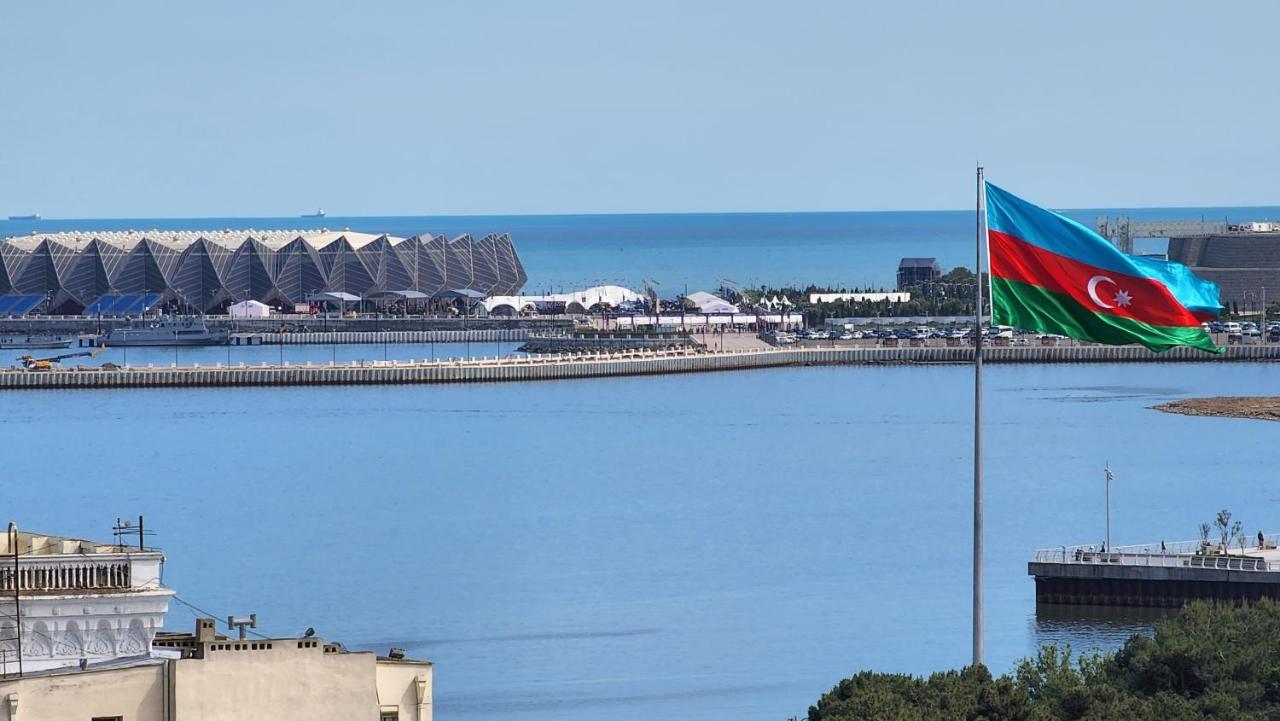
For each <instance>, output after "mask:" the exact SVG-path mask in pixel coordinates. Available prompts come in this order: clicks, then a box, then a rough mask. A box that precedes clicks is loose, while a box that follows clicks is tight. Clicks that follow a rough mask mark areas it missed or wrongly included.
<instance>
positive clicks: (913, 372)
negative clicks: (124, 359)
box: [0, 346, 1280, 721]
mask: <svg viewBox="0 0 1280 721" xmlns="http://www.w3.org/2000/svg"><path fill="white" fill-rule="evenodd" d="M339 348H341V346H340V347H339ZM268 350H274V349H268ZM1278 380H1280V367H1277V366H1272V365H1254V364H1231V365H1228V364H1214V365H1150V366H1142V365H1114V366H1106V365H1057V366H996V367H992V368H990V369H989V371H988V388H989V396H988V398H989V406H988V412H989V418H990V423H989V426H988V435H987V439H988V449H989V459H988V469H989V472H988V481H987V484H988V495H987V509H988V511H987V524H988V526H987V528H988V536H987V538H988V543H989V545H988V562H989V565H988V586H987V597H988V604H989V611H988V659H989V663H990V664H991V665H992V666H993V667H994V668H995V669H997V670H1006V669H1008V668H1009V667H1010V665H1011V664H1012V663H1013V662H1014V661H1015V660H1016V659H1018V658H1020V657H1022V656H1024V655H1026V654H1029V653H1031V652H1032V651H1033V648H1034V646H1035V645H1036V644H1037V643H1040V642H1044V641H1066V642H1070V643H1072V644H1074V645H1076V646H1077V647H1096V646H1108V645H1112V644H1115V643H1118V642H1119V640H1120V639H1122V638H1123V637H1124V636H1125V635H1126V634H1128V633H1130V632H1132V631H1133V630H1135V629H1142V628H1144V627H1145V626H1146V624H1148V623H1149V622H1150V617H1148V616H1137V617H1134V616H1115V615H1107V614H1101V615H1098V614H1093V615H1090V614H1078V613H1075V612H1071V611H1061V610H1055V611H1047V612H1046V613H1043V614H1041V615H1040V616H1037V614H1036V609H1035V605H1034V602H1033V584H1032V581H1031V580H1030V579H1029V578H1027V577H1026V575H1025V574H1026V561H1027V559H1028V557H1029V554H1030V553H1031V551H1032V550H1033V549H1034V548H1036V547H1040V546H1056V545H1061V544H1068V543H1078V542H1083V543H1093V542H1099V541H1101V540H1102V537H1103V532H1104V529H1103V485H1102V473H1101V469H1102V465H1103V463H1104V462H1107V461H1110V463H1111V465H1112V467H1113V468H1114V469H1115V471H1116V482H1115V484H1114V486H1113V491H1112V493H1113V512H1114V531H1113V533H1114V537H1115V541H1116V543H1132V542H1146V541H1154V540H1159V539H1162V538H1164V539H1168V540H1174V539H1185V538H1192V537H1195V536H1196V534H1197V530H1196V528H1197V525H1198V523H1199V522H1200V521H1202V520H1206V519H1209V518H1210V517H1211V516H1212V514H1213V513H1214V512H1215V511H1216V510H1217V509H1219V508H1223V507H1226V508H1230V509H1233V510H1235V511H1236V513H1237V516H1238V517H1239V518H1241V520H1243V521H1244V523H1245V528H1246V531H1247V532H1248V533H1253V532H1255V531H1256V530H1258V529H1261V530H1265V531H1269V532H1270V531H1275V530H1276V528H1277V526H1278V525H1280V518H1278V517H1277V514H1276V511H1275V509H1276V502H1277V500H1280V491H1277V490H1276V488H1275V484H1274V478H1273V474H1272V473H1270V472H1269V468H1270V466H1269V465H1268V464H1269V462H1270V460H1271V455H1272V452H1271V449H1272V448H1274V446H1275V440H1276V435H1277V433H1278V432H1280V426H1277V425H1274V424H1268V423H1264V422H1251V421H1235V420H1214V419H1198V418H1187V417H1182V416H1172V415H1165V414H1160V413H1157V412H1154V411H1151V410H1148V408H1147V407H1148V406H1150V405H1152V404H1154V403H1157V402H1160V401H1163V400H1166V399H1171V398H1177V397H1182V396H1185V395H1188V394H1196V395H1199V394H1238V393H1254V392H1275V389H1276V386H1277V381H1278ZM971 393H972V386H971V369H969V368H965V367H918V368H807V369H779V370H766V371H753V372H742V373H724V374H707V375H689V376H669V377H655V378H622V379H604V380H584V381H566V382H543V383H532V384H525V385H516V384H504V385H470V386H464V385H458V386H436V387H375V388H365V387H361V388H354V387H339V388H307V389H269V388H262V389H233V390H189V391H173V390H131V391H121V392H113V391H96V392H75V391H64V392H13V393H8V394H5V395H4V396H3V397H2V398H0V402H2V403H3V408H4V410H3V413H0V444H3V457H4V459H5V461H6V467H5V471H6V473H5V478H6V482H5V483H4V485H3V486H0V508H4V509H5V510H6V511H7V514H6V518H8V517H12V518H15V519H16V520H17V521H18V522H19V523H20V524H22V525H23V526H24V527H26V528H32V529H43V530H47V531H50V532H62V533H68V534H76V535H85V536H94V537H108V533H109V527H110V525H111V524H112V522H114V520H115V518H116V516H131V515H136V514H139V513H142V514H145V515H146V517H147V523H148V526H149V527H151V528H154V529H155V530H156V531H157V532H158V534H159V535H158V537H157V539H156V540H157V541H158V542H159V544H160V545H162V546H163V547H164V548H165V550H166V553H167V556H168V559H169V563H168V566H167V569H166V579H165V580H166V582H167V583H168V584H170V585H172V586H173V587H174V588H176V589H177V590H178V592H179V595H180V596H181V597H182V598H184V599H186V600H187V601H189V602H191V603H193V604H195V605H197V606H200V607H202V608H204V609H207V610H209V611H211V612H213V613H216V614H218V615H220V616H225V615H227V614H229V613H236V614H243V613H248V612H256V613H257V614H258V617H259V619H261V620H262V622H263V623H264V626H265V628H264V629H263V630H264V631H265V632H268V633H276V634H292V633H298V632H300V631H301V630H302V629H305V628H306V627H307V626H315V627H316V629H317V630H318V631H319V633H320V634H321V635H323V636H325V637H326V638H331V639H338V640H342V641H345V642H346V643H347V644H348V645H349V646H354V647H362V648H363V647H368V648H376V649H379V650H385V648H386V647H387V646H390V645H392V644H395V645H399V646H403V647H405V648H407V649H408V651H409V652H410V654H412V655H414V656H419V657H426V658H430V659H433V660H434V661H436V662H437V664H438V665H437V669H436V670H437V676H436V678H437V696H436V699H437V713H438V715H439V717H440V718H442V719H453V718H457V719H462V718H476V719H480V718H483V719H513V720H517V721H535V720H539V721H540V720H542V719H547V720H550V719H600V718H610V719H652V718H661V717H679V718H683V719H740V718H756V719H774V720H777V719H782V718H785V717H786V716H788V715H792V714H797V713H802V712H803V711H804V709H805V708H806V707H807V706H808V705H809V704H810V703H812V702H813V701H814V700H815V699H816V698H817V697H818V695H819V694H820V693H822V692H823V691H825V690H827V689H829V688H830V687H831V686H832V685H833V684H834V683H835V682H836V681H837V680H838V679H839V678H841V677H843V676H845V675H848V674H850V673H853V672H855V671H857V670H859V669H863V668H868V667H874V668H876V669H880V670H885V671H910V672H917V673H925V672H929V671H932V670H935V669H942V668H947V667H953V666H957V665H960V664H962V663H964V662H965V661H966V659H967V658H968V654H969V558H970V547H969V538H970V525H969V524H970V447H971V439H970V425H969V423H970V418H971V416H970V414H971V412H972V411H971ZM0 520H3V519H0ZM192 618H193V616H192V614H191V613H190V612H189V611H188V610H187V609H186V608H185V607H183V606H181V605H179V604H175V605H174V607H173V610H172V611H171V613H170V625H171V626H173V627H175V628H189V627H190V624H191V622H192Z"/></svg>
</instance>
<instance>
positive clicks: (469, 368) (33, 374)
mask: <svg viewBox="0 0 1280 721" xmlns="http://www.w3.org/2000/svg"><path fill="white" fill-rule="evenodd" d="M984 359H985V360H986V361H988V362H991V363H1153V362H1169V363H1178V362H1219V363H1220V362H1232V361H1246V362H1247V361H1253V362H1258V361H1273V360H1278V359H1280V346H1236V347H1232V348H1229V349H1228V350H1227V352H1226V353H1224V354H1222V355H1210V354H1207V353H1203V352H1201V351H1195V350H1191V349H1188V348H1177V349H1174V350H1171V351H1167V352H1165V353H1160V354H1156V353H1152V352H1150V351H1148V350H1146V349H1144V348H1138V347H1134V346H1121V347H1113V346H1079V347H1051V348H1043V347H1041V348H1035V347H1032V348H990V349H987V350H986V351H985V352H984ZM972 361H973V349H972V348H830V349H818V348H807V349H785V350H748V351H730V352H720V353H711V352H699V351H696V350H661V351H645V350H631V351H621V352H615V353H588V354H576V355H569V354H557V355H537V356H527V357H513V358H476V359H468V360H443V361H365V362H362V363H351V364H347V365H334V364H327V365H315V364H306V365H290V364H285V365H283V366H271V365H266V364H263V365H259V366H249V365H237V366H220V365H215V366H207V367H206V366H168V367H158V366H155V367H153V366H148V367H144V368H139V367H130V368H111V369H106V368H97V367H80V368H62V369H57V370H53V371H26V370H21V369H8V370H3V371H0V389H19V388H30V389H36V388H45V389H52V388H128V387H135V388H142V387H216V386H283V385H290V386H298V385H360V384H415V383H480V382H510V381H535V380H567V379H575V378H600V377H612V376H634V375H658V374H665V373H695V372H708V371H726V370H752V369H763V368H781V367H794V366H812V365H876V364H909V363H971V362H972Z"/></svg>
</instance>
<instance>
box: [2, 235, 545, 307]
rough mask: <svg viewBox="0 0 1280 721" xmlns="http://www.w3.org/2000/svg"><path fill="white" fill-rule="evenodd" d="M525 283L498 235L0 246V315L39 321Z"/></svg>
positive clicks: (484, 291)
mask: <svg viewBox="0 0 1280 721" xmlns="http://www.w3.org/2000/svg"><path fill="white" fill-rule="evenodd" d="M527 280H528V276H527V275H526V274H525V271H524V266H523V265H522V264H521V263H520V258H519V257H518V256H517V254H516V250H515V246H514V245H513V244H512V242H511V238H510V236H508V235H507V234H505V233H504V234H502V235H497V234H489V235H486V236H484V237H482V238H478V239H477V238H473V237H472V236H470V235H462V236H459V237H457V238H454V239H452V240H449V239H447V238H445V237H444V236H442V235H431V234H421V235H415V236H413V237H411V238H399V237H394V236H390V235H386V234H382V235H375V234H372V233H357V232H351V231H346V230H344V231H331V230H327V229H321V230H262V231H259V230H221V231H199V232H197V231H135V230H129V231H109V232H88V231H70V232H64V233H42V234H34V235H29V236H19V237H12V238H5V239H2V240H0V306H2V305H4V304H5V300H6V299H9V300H11V301H13V303H12V304H13V305H15V307H18V306H19V305H21V307H23V308H25V310H24V311H23V312H28V311H29V310H31V309H34V308H35V307H36V306H41V307H42V309H43V312H45V313H48V314H76V313H80V312H82V311H84V310H85V309H86V308H90V307H93V306H94V305H95V304H96V303H97V301H98V300H99V299H101V298H103V297H104V296H120V295H129V296H147V295H155V296H158V297H159V301H158V302H160V303H164V304H173V305H175V306H177V307H179V308H180V309H182V310H185V311H189V312H195V313H204V312H212V311H215V310H221V309H223V308H225V307H226V306H227V305H229V304H230V303H234V302H239V301H245V300H256V301H260V302H263V303H269V304H274V305H282V306H292V305H295V304H298V303H303V302H306V301H307V300H308V299H309V297H310V296H312V295H314V294H316V293H323V292H328V293H341V294H346V295H348V296H352V297H359V298H368V297H371V296H377V295H379V294H383V295H386V296H389V297H396V298H399V299H402V300H404V299H418V300H423V301H425V300H428V299H431V298H435V297H439V296H441V295H442V294H445V293H450V292H453V293H455V294H457V293H464V294H471V295H476V296H481V297H483V296H489V295H514V294H516V293H518V292H519V290H520V289H521V288H522V287H523V286H524V284H525V282H526V281H527ZM17 298H25V299H26V300H25V301H23V302H22V303H21V304H19V303H18V302H17V300H16V299H17ZM32 301H34V303H33V302H32ZM98 305H99V306H100V305H101V304H98ZM28 306H30V307H28ZM11 314H17V313H11Z"/></svg>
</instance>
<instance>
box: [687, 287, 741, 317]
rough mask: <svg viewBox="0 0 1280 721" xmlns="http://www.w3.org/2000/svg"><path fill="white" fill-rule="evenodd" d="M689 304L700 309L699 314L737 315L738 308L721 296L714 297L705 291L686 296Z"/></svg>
mask: <svg viewBox="0 0 1280 721" xmlns="http://www.w3.org/2000/svg"><path fill="white" fill-rule="evenodd" d="M685 297H686V298H688V299H689V302H691V303H693V304H694V305H696V306H697V307H698V312H699V313H737V312H738V308H737V306H735V305H734V304H732V303H730V302H729V301H727V300H725V299H724V298H721V297H719V296H714V295H712V294H710V293H707V292H705V291H701V290H700V291H697V292H695V293H690V294H689V295H687V296H685Z"/></svg>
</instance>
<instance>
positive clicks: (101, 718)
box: [90, 716, 124, 721]
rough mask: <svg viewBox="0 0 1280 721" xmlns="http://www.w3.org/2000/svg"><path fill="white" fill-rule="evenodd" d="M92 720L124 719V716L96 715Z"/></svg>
mask: <svg viewBox="0 0 1280 721" xmlns="http://www.w3.org/2000/svg"><path fill="white" fill-rule="evenodd" d="M90 721H124V716H94V717H93V718H92V719H90Z"/></svg>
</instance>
